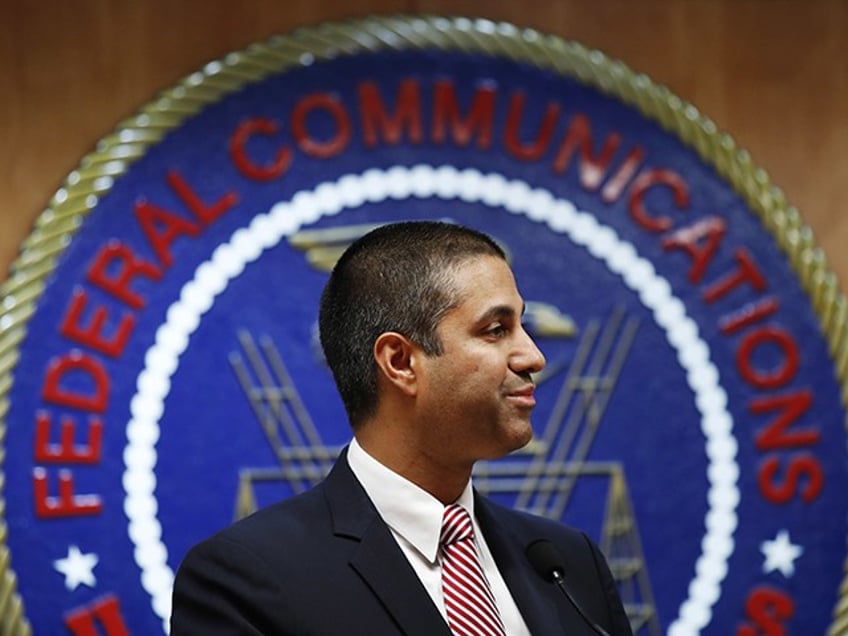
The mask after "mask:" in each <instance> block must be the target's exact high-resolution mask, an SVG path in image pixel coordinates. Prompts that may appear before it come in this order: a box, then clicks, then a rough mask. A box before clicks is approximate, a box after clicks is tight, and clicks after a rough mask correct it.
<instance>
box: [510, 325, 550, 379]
mask: <svg viewBox="0 0 848 636" xmlns="http://www.w3.org/2000/svg"><path fill="white" fill-rule="evenodd" d="M513 364H514V367H515V368H514V370H515V371H524V372H530V373H539V372H540V371H541V370H542V369H544V368H545V356H544V354H543V353H542V352H541V351H540V350H539V347H537V346H536V343H535V342H534V341H533V338H531V337H530V334H529V333H527V332H526V331H525V330H524V328H523V327H522V328H521V334H520V343H519V347H518V352H517V355H516V357H515V361H514V363H513Z"/></svg>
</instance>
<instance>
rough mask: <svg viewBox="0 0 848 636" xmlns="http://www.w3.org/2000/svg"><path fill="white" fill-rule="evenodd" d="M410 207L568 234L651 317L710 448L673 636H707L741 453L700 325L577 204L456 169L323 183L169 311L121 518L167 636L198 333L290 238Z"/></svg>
mask: <svg viewBox="0 0 848 636" xmlns="http://www.w3.org/2000/svg"><path fill="white" fill-rule="evenodd" d="M409 197H418V198H431V197H437V198H442V199H456V198H459V199H462V200H463V201H467V202H480V203H484V204H485V205H488V206H493V207H496V206H500V207H503V208H504V209H505V210H507V211H508V212H511V213H514V214H524V215H525V216H527V217H528V218H530V219H531V220H534V221H537V222H545V223H546V224H547V226H548V227H549V228H550V229H551V230H552V231H554V232H557V233H559V234H565V235H567V236H568V237H569V238H570V239H571V240H572V241H573V242H574V243H576V244H578V245H580V246H582V247H585V248H586V249H587V250H588V251H589V253H590V254H592V256H594V257H595V258H597V259H599V260H601V261H603V262H604V263H605V264H606V265H607V267H608V268H609V269H610V271H612V272H613V273H615V274H617V275H619V276H620V277H621V278H622V280H623V282H624V283H625V285H626V286H627V287H629V288H630V289H631V290H633V291H634V292H636V293H637V294H638V296H639V299H640V301H641V302H642V304H643V305H644V306H645V307H647V308H648V309H649V310H650V311H651V312H652V314H653V317H654V320H656V322H657V324H658V325H659V326H660V327H661V328H662V330H663V331H664V332H665V334H666V337H667V339H668V342H669V344H670V345H671V346H672V348H673V349H674V350H675V352H676V353H677V359H678V361H679V362H680V365H681V366H682V367H683V369H684V370H685V372H686V380H687V383H688V384H689V387H690V388H691V389H692V391H693V393H694V394H695V406H696V408H697V410H698V411H699V412H700V414H701V430H702V432H703V433H704V436H705V437H706V440H707V443H706V454H707V458H708V460H709V466H708V470H707V478H708V481H709V484H710V486H709V490H708V493H707V503H708V506H709V509H708V512H707V516H706V519H705V526H706V534H705V535H704V537H703V539H702V540H701V555H700V556H699V558H698V560H697V562H696V563H695V567H694V571H695V577H694V578H693V579H692V581H691V582H690V584H689V589H688V593H689V597H688V598H687V599H686V600H685V601H684V602H683V604H682V605H681V606H680V609H679V615H678V617H677V619H676V620H675V621H674V622H673V623H672V624H671V626H670V627H669V630H668V634H669V636H690V635H695V634H699V633H700V631H701V629H703V628H704V627H705V626H706V625H708V624H709V622H710V620H711V618H712V608H713V606H714V605H715V603H716V602H717V601H718V599H719V597H720V596H721V583H722V581H723V580H724V578H725V576H726V575H727V569H728V565H727V564H728V559H729V558H730V555H731V554H732V553H733V549H734V542H733V533H734V532H735V530H736V526H737V522H738V519H737V516H736V507H737V505H738V503H739V498H740V495H739V489H738V486H737V482H738V479H739V466H738V464H737V463H736V452H737V444H736V439H735V438H734V437H733V434H732V429H733V418H732V415H731V414H730V412H729V411H728V410H727V394H726V393H725V391H724V390H723V389H722V388H721V385H720V383H719V372H718V369H717V368H716V367H715V365H714V364H713V363H712V362H711V361H710V351H709V347H708V346H707V344H706V343H705V342H704V341H703V340H702V339H701V337H700V335H699V333H698V327H697V324H696V323H695V322H694V321H693V320H692V319H691V318H690V317H689V316H688V315H687V314H686V308H685V306H684V304H683V303H682V302H681V301H680V300H679V299H678V298H676V297H675V296H674V295H673V294H672V289H671V285H670V284H669V283H668V282H667V281H666V280H665V279H664V278H662V277H661V276H660V275H659V274H657V272H656V270H655V269H654V266H653V264H652V263H651V262H650V261H648V260H646V259H644V258H642V257H641V256H639V255H638V253H637V252H636V249H635V248H634V247H633V245H632V244H630V243H628V242H626V241H623V240H622V239H621V238H619V237H618V235H617V234H616V233H615V231H614V230H613V229H611V228H609V227H607V226H604V225H601V224H600V223H599V222H598V221H597V219H595V217H594V216H593V215H592V214H590V213H588V212H581V211H579V210H577V209H576V208H575V207H574V205H573V204H572V203H571V202H570V201H567V200H564V199H556V198H555V197H553V196H552V195H551V193H550V192H548V191H547V190H544V189H542V188H531V187H530V186H529V185H528V184H527V183H525V182H523V181H520V180H509V179H507V178H506V177H504V176H503V175H500V174H496V173H489V174H485V175H484V174H482V173H480V172H479V171H478V170H475V169H464V170H458V169H457V168H455V167H453V166H448V165H443V166H440V167H438V168H434V167H433V166H429V165H417V166H414V167H411V168H410V167H404V166H395V167H393V168H391V169H389V170H380V169H376V168H374V169H370V170H367V171H366V172H364V173H362V174H361V175H355V174H351V175H346V176H344V177H341V178H340V179H338V180H337V181H335V182H326V183H323V184H321V185H320V186H318V187H317V188H316V189H315V190H313V191H308V190H304V191H301V192H298V193H297V194H296V195H295V196H294V197H292V200H291V201H290V202H289V201H286V202H280V203H277V204H275V205H274V206H273V207H272V208H271V210H270V211H269V212H267V213H265V214H259V215H257V216H255V217H254V218H253V219H252V220H251V222H250V224H249V225H248V226H247V227H246V228H241V229H239V230H236V231H235V232H234V233H233V235H232V237H231V239H230V241H229V242H228V243H221V244H220V245H219V246H218V247H217V248H216V249H215V250H214V252H213V254H212V258H211V259H210V260H208V261H206V262H204V263H202V264H201V265H199V266H198V268H197V269H196V271H195V276H194V278H193V279H192V280H190V281H188V282H187V283H186V284H185V285H184V286H183V288H182V291H181V293H180V298H179V300H177V301H175V302H174V303H173V304H172V305H171V307H170V308H169V309H168V311H167V314H166V319H165V322H163V323H162V324H161V325H160V326H159V328H158V329H157V331H156V336H155V343H154V344H153V345H152V346H151V347H150V349H148V351H147V354H146V356H145V368H144V369H143V370H142V371H141V372H140V373H139V376H138V379H137V382H136V386H137V392H136V394H135V395H134V397H133V398H132V400H131V401H130V413H131V418H130V421H129V422H128V424H127V438H128V440H129V442H128V444H127V447H126V448H125V450H124V463H125V465H126V470H125V471H124V476H123V485H124V491H125V492H126V497H125V499H124V511H125V513H126V515H127V518H128V519H129V536H130V539H131V541H132V542H133V545H134V546H135V551H134V556H135V560H136V563H137V564H138V566H139V568H140V569H141V582H142V586H143V587H144V589H145V590H146V591H147V593H148V594H150V597H151V600H152V605H153V611H154V612H155V613H156V614H157V616H159V617H160V618H161V619H162V621H163V628H164V630H165V633H166V634H167V633H168V632H169V624H168V621H169V618H170V614H171V590H172V587H173V582H174V572H173V570H172V569H171V568H170V567H169V566H168V563H167V557H168V551H167V548H166V547H165V545H164V543H163V542H162V525H161V523H160V522H159V519H158V518H157V513H158V502H157V500H156V495H155V492H154V491H155V488H156V474H155V468H156V461H157V455H156V442H157V441H158V439H159V434H160V429H159V420H160V419H161V417H162V414H163V412H164V409H165V406H164V404H165V398H166V397H167V395H168V392H169V391H170V385H171V377H172V376H173V374H174V373H175V372H176V370H177V367H178V366H179V358H180V356H181V355H182V354H183V352H184V351H185V350H186V348H187V347H188V341H189V338H190V336H191V334H192V333H193V332H194V331H195V330H196V329H197V327H198V326H199V324H200V320H201V317H202V316H203V314H205V313H206V312H207V311H208V310H209V309H210V308H211V307H212V305H213V303H214V302H215V298H216V297H217V296H218V295H219V294H220V293H221V292H223V291H224V290H225V289H226V287H227V285H228V284H229V283H230V281H232V280H233V279H235V278H237V277H238V276H239V275H240V274H241V272H242V271H244V268H245V267H246V266H247V265H248V264H249V263H251V262H252V261H255V260H256V259H258V258H259V256H260V255H261V254H262V252H263V250H265V249H268V248H270V247H273V246H274V245H276V244H277V243H279V241H280V240H281V239H282V238H283V237H285V236H288V235H289V234H292V233H293V232H295V231H297V230H298V229H299V228H300V227H302V226H303V225H305V224H308V223H312V222H314V221H316V220H317V219H319V218H321V217H322V216H327V215H334V214H338V213H339V212H341V210H342V209H345V208H354V207H358V206H360V205H362V204H363V203H365V202H369V203H378V202H380V201H384V200H386V199H397V200H402V199H406V198H409Z"/></svg>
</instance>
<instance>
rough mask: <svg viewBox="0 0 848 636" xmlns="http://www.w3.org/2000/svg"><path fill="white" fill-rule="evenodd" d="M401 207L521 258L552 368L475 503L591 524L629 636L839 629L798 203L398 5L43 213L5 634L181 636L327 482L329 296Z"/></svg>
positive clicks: (169, 101) (608, 93)
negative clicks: (217, 541)
mask: <svg viewBox="0 0 848 636" xmlns="http://www.w3.org/2000/svg"><path fill="white" fill-rule="evenodd" d="M402 219H441V220H448V221H451V222H456V223H460V224H463V225H467V226H470V227H474V228H477V229H480V230H482V231H484V232H486V233H488V234H489V235H491V236H492V237H494V238H495V239H496V240H497V241H498V242H499V243H500V244H501V245H503V246H504V248H505V250H506V251H507V253H508V254H509V257H510V261H511V265H512V267H513V269H514V271H515V273H516V279H517V281H518V284H519V287H520V289H521V292H522V295H523V296H524V298H525V299H526V300H527V312H526V320H527V328H528V330H529V331H530V332H531V333H532V334H533V335H534V337H535V339H536V341H537V343H538V344H539V346H540V348H541V349H542V350H543V352H544V353H545V356H546V358H547V359H548V367H547V368H546V369H545V371H544V372H543V373H542V374H541V375H540V377H539V378H538V382H539V389H538V392H537V396H538V402H539V406H538V407H537V409H536V411H535V414H534V430H535V439H534V441H533V442H532V443H531V444H530V445H529V446H528V447H526V448H525V449H522V450H521V451H519V452H517V453H515V454H513V455H511V456H510V457H508V458H505V459H504V460H501V461H497V462H483V463H481V464H480V465H478V466H477V469H476V473H475V483H476V485H477V488H478V489H479V490H481V491H483V492H485V493H488V494H490V495H491V496H492V497H494V498H496V499H499V500H501V501H503V502H505V503H507V504H509V505H512V506H515V507H520V508H523V509H527V510H531V511H533V512H535V513H537V514H541V515H545V516H548V517H551V518H554V519H558V520H561V521H563V522H565V523H569V524H574V525H577V526H579V527H582V528H584V529H586V530H587V532H589V534H590V535H592V536H593V538H595V539H596V540H597V542H598V543H599V545H600V546H601V547H602V549H603V551H604V553H605V555H606V557H607V559H608V560H609V563H610V566H611V569H612V570H613V574H614V576H615V578H616V581H617V583H618V585H619V591H620V593H621V596H622V599H623V601H624V603H625V606H626V609H627V612H628V616H629V617H630V619H631V623H632V625H633V629H634V633H636V634H638V635H641V636H654V635H658V634H665V633H667V634H670V635H674V636H682V635H688V634H722V635H724V634H736V635H737V636H755V635H758V634H766V633H768V634H824V633H834V634H835V633H838V629H839V627H838V624H839V621H840V620H844V617H845V610H844V609H843V607H844V603H845V600H844V599H843V598H842V597H841V596H840V591H839V590H840V585H841V584H842V583H843V577H844V562H845V556H846V555H845V552H846V549H845V537H846V519H848V514H847V513H848V500H846V498H845V496H844V494H843V493H844V488H845V486H846V477H848V475H846V461H845V459H846V457H845V442H846V440H845V425H844V422H845V407H844V401H843V397H842V393H843V385H844V381H845V366H846V364H845V355H844V353H842V352H844V351H846V350H848V349H846V348H845V344H844V335H843V334H844V331H845V301H844V299H843V298H842V297H841V296H839V294H838V292H836V291H835V289H836V288H837V286H836V285H835V282H834V281H833V280H832V276H831V275H830V274H829V273H828V272H827V270H826V267H825V265H824V262H823V259H822V257H821V254H820V252H818V251H817V250H816V248H815V245H814V243H813V242H812V239H811V238H810V237H809V235H808V231H807V230H806V228H805V227H804V226H803V224H802V223H801V222H800V221H799V219H798V218H797V214H796V213H795V212H794V210H792V209H791V208H789V207H788V206H787V205H786V203H785V202H784V201H783V199H782V196H781V194H780V192H779V191H778V190H777V189H776V188H774V187H773V186H771V184H769V183H768V180H767V179H766V178H765V177H764V175H763V174H762V173H761V172H759V171H757V170H756V169H755V168H754V167H753V166H752V165H751V164H750V161H749V160H748V158H747V156H746V155H745V154H744V153H743V152H741V151H739V150H738V149H737V148H736V147H735V146H734V145H733V142H732V140H730V138H729V137H727V136H726V135H722V134H720V133H718V132H717V131H715V129H714V126H713V125H712V123H711V122H710V121H709V120H707V119H705V118H704V117H702V116H701V115H700V114H699V113H697V111H695V109H694V108H692V107H691V106H689V105H686V104H683V103H681V102H680V101H679V100H677V99H676V98H674V97H673V96H671V95H669V94H668V93H667V92H666V91H664V90H663V89H662V88H660V87H656V86H654V85H653V84H651V83H650V81H649V80H647V79H646V78H644V77H642V76H637V75H634V74H633V73H632V72H631V71H629V70H628V69H627V68H626V67H624V66H623V65H621V64H619V63H616V62H612V61H610V60H607V59H606V58H605V57H604V56H603V55H601V54H599V53H597V52H589V51H586V50H584V49H582V48H581V47H579V46H578V45H576V44H573V43H569V42H564V41H562V40H559V39H557V38H553V37H549V36H543V35H540V34H538V33H536V32H533V31H522V30H518V29H515V28H513V27H510V26H508V25H502V24H492V23H489V22H486V21H483V20H479V21H469V20H463V19H454V20H446V19H436V18H426V19H425V18H412V17H410V18H395V19H382V20H380V19H374V20H369V21H363V22H350V23H343V24H334V25H324V26H322V27H318V28H316V29H312V30H306V31H302V32H298V33H296V34H293V35H291V36H286V37H281V38H278V39H275V40H272V41H270V42H267V43H265V44H261V45H256V46H254V47H251V48H250V49H248V50H246V51H244V52H241V53H237V54H233V55H231V56H229V57H227V58H225V59H224V60H222V61H221V62H216V63H212V64H210V65H209V66H207V67H206V68H205V69H204V70H203V71H201V72H198V73H197V74H195V75H192V76H191V77H189V78H186V80H185V81H183V82H181V83H180V85H179V86H177V87H176V88H174V89H173V90H171V91H169V92H168V93H166V94H164V95H163V96H162V97H161V98H160V99H159V100H157V101H156V102H154V103H153V104H151V105H150V106H149V107H148V108H146V109H145V110H144V111H143V112H142V113H141V114H139V115H138V116H137V117H136V118H135V119H133V120H131V121H129V122H125V124H123V125H122V126H121V128H120V129H119V130H118V131H117V132H116V133H115V134H114V135H113V136H111V137H109V138H107V139H105V140H103V142H102V143H101V144H100V146H99V147H98V150H97V151H96V153H94V154H93V155H91V156H90V157H87V158H86V159H85V160H84V161H83V164H82V165H81V167H80V168H79V169H78V170H77V171H75V172H74V173H72V175H71V176H70V177H69V178H68V181H67V183H66V184H65V186H64V187H63V188H62V189H61V190H60V191H59V192H58V193H57V194H56V195H55V196H54V199H53V201H52V202H51V207H50V209H49V210H48V212H47V213H45V216H44V217H43V218H42V220H41V222H40V223H39V226H38V228H36V230H35V231H34V232H33V236H32V237H31V239H30V240H29V241H28V244H27V248H26V249H27V250H28V251H25V252H24V255H23V256H22V258H21V260H20V261H19V263H18V265H17V266H16V271H15V273H14V274H13V277H12V278H11V279H10V281H9V282H7V284H6V285H5V287H4V293H5V298H4V309H3V311H4V313H3V315H2V318H0V329H3V332H2V333H3V337H4V341H3V342H4V345H3V346H4V347H6V349H3V351H4V352H8V351H10V350H11V351H12V352H13V354H11V355H8V354H4V355H7V356H8V357H7V358H5V359H8V360H10V362H9V363H7V364H6V365H5V366H4V367H3V373H4V376H3V384H2V386H3V387H5V388H4V389H3V390H4V391H5V393H4V404H5V405H6V407H7V408H6V410H5V412H4V416H3V418H4V419H3V421H4V425H5V441H4V446H5V451H6V452H5V462H4V464H3V474H4V477H5V494H4V496H5V503H6V506H5V523H6V525H7V526H8V536H7V537H6V544H7V546H8V549H9V550H10V551H11V567H10V568H9V567H7V568H6V570H5V571H4V583H3V585H4V586H5V587H6V588H8V589H9V590H10V593H11V591H15V593H14V595H13V602H12V605H13V606H14V607H15V610H14V611H15V612H17V618H16V619H15V620H16V624H17V625H19V626H21V628H22V629H30V626H31V629H32V630H33V631H34V632H35V633H38V634H64V633H70V634H74V635H75V636H90V635H94V634H100V633H105V634H110V635H117V634H127V633H143V634H157V633H167V630H168V625H167V624H168V618H169V615H170V594H171V586H172V583H173V576H174V572H175V571H176V568H177V566H178V564H179V562H180V560H181V558H182V557H183V555H184V554H185V552H186V551H187V549H188V548H189V547H190V546H191V545H192V544H194V543H195V542H197V541H198V540H200V539H201V538H203V537H205V536H207V535H208V534H210V533H211V532H213V531H215V530H217V529H219V528H221V527H223V526H225V525H227V524H229V523H231V522H232V521H233V520H234V519H237V518H239V517H241V516H244V515H246V514H249V513H250V512H252V511H253V510H255V509H257V508H258V507H261V506H264V505H266V504H268V503H270V502H273V501H275V500H279V499H281V498H284V497H287V496H290V495H292V494H295V493H298V492H302V491H304V490H306V489H308V488H309V487H311V486H312V485H314V484H315V483H317V482H318V481H319V480H320V479H321V478H322V477H323V475H324V474H325V472H326V470H327V469H328V468H329V466H330V464H331V463H332V461H333V459H334V458H335V456H336V455H337V453H338V452H339V450H340V449H341V448H342V447H343V446H344V445H345V444H346V443H347V442H348V441H349V439H350V437H351V432H350V429H349V426H348V424H347V421H346V418H345V415H344V411H343V408H342V406H341V401H340V399H339V398H338V397H337V395H336V392H335V389H334V386H333V383H332V378H331V376H330V374H329V372H328V371H327V369H326V367H325V364H324V361H323V359H322V355H321V351H320V347H319V346H318V345H317V341H316V320H317V307H318V298H319V295H320V292H321V289H322V287H323V285H324V282H325V280H326V277H327V272H328V271H329V269H330V268H332V266H333V264H334V263H335V259H336V258H337V257H338V255H339V254H340V253H341V251H343V250H344V248H345V246H346V245H348V244H349V243H350V242H351V241H353V240H355V239H356V238H357V237H358V236H360V235H362V234H363V233H365V232H367V231H368V230H369V229H371V228H373V227H375V226H377V225H379V224H382V223H387V222H391V221H397V220H402ZM834 352H836V353H834ZM13 573H14V575H15V576H13Z"/></svg>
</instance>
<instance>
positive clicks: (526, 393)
mask: <svg viewBox="0 0 848 636" xmlns="http://www.w3.org/2000/svg"><path fill="white" fill-rule="evenodd" d="M535 390H536V387H535V386H534V385H532V384H530V385H528V386H525V387H522V388H520V389H515V390H513V391H510V392H508V393H507V394H506V396H507V397H508V398H509V399H510V401H513V402H519V403H521V404H523V405H525V406H535V405H536V398H535V397H533V392H534V391H535Z"/></svg>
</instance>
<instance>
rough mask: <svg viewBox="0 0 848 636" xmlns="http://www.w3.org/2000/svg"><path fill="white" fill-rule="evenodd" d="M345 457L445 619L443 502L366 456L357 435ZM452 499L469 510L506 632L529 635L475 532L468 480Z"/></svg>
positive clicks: (475, 537) (485, 546) (479, 552)
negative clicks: (441, 554) (441, 538)
mask: <svg viewBox="0 0 848 636" xmlns="http://www.w3.org/2000/svg"><path fill="white" fill-rule="evenodd" d="M347 460H348V463H349V464H350V468H351V470H352V471H353V474H354V475H355V476H356V478H357V479H358V480H359V482H360V483H361V484H362V487H363V488H365V492H366V493H367V494H368V497H369V498H370V499H371V501H372V502H373V503H374V507H375V508H377V512H378V513H379V514H380V516H381V517H382V518H383V521H385V522H386V525H388V526H389V529H390V530H391V532H392V535H393V536H394V538H395V541H397V543H398V545H399V546H400V548H401V550H402V551H403V553H404V555H406V558H407V559H408V560H409V564H410V565H411V566H412V569H413V570H415V573H416V574H417V575H418V578H419V579H420V580H421V583H422V584H423V585H424V588H425V589H426V590H427V592H428V593H429V594H430V597H431V598H432V599H433V602H434V603H435V604H436V607H437V608H439V611H440V612H441V613H442V616H443V617H444V618H445V621H447V613H446V611H445V600H444V596H443V594H442V568H441V564H440V562H439V536H440V535H441V530H442V514H443V512H444V509H445V506H444V505H443V504H442V502H441V501H439V500H438V499H436V498H435V497H433V496H432V495H431V494H430V493H428V492H426V491H425V490H422V489H421V488H419V487H418V486H416V485H415V484H413V483H412V482H411V481H409V480H408V479H406V478H405V477H402V476H400V475H398V474H397V473H396V472H394V471H392V470H391V469H389V468H386V467H385V466H383V464H381V463H380V462H378V461H377V460H376V459H374V458H373V457H371V455H369V454H368V453H367V452H365V450H364V449H363V448H362V447H361V446H360V445H359V443H357V441H356V439H354V440H353V441H352V442H351V443H350V447H349V448H348V453H347ZM456 503H458V504H459V505H461V506H462V507H463V508H465V509H466V510H467V511H468V513H469V514H470V515H471V519H472V522H473V524H474V542H475V544H476V547H477V553H478V554H479V556H480V562H481V564H482V566H483V572H484V573H485V574H486V578H487V579H488V581H489V585H490V586H491V588H492V593H493V594H494V596H495V601H496V603H497V606H498V612H499V613H500V616H501V620H502V621H503V624H504V627H505V629H506V633H507V635H508V636H530V631H529V630H528V629H527V625H526V623H525V622H524V619H523V618H522V616H521V612H519V611H518V606H517V605H516V604H515V601H514V600H513V598H512V595H511V594H510V592H509V588H507V586H506V583H505V582H504V580H503V577H502V576H501V573H500V571H499V570H498V567H497V565H496V564H495V560H494V559H493V558H492V553H491V552H490V551H489V546H488V545H486V540H485V538H484V537H483V533H482V532H481V531H480V526H479V525H478V523H477V517H476V515H475V514H474V495H473V491H472V488H471V481H470V480H469V482H468V484H467V485H466V486H465V490H463V492H462V494H461V495H460V496H459V499H457V500H456Z"/></svg>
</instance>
